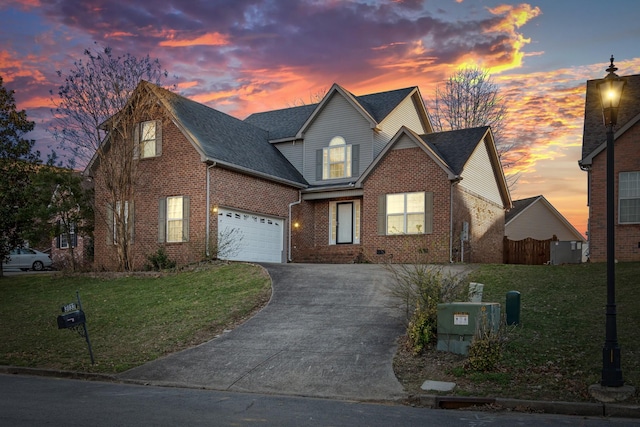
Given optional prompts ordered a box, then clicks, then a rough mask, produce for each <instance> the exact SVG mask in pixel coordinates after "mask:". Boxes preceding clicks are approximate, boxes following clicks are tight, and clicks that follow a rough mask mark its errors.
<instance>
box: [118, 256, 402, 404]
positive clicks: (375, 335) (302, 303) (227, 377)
mask: <svg viewBox="0 0 640 427" xmlns="http://www.w3.org/2000/svg"><path fill="white" fill-rule="evenodd" d="M264 267H265V268H266V269H267V270H268V271H269V274H270V275H271V278H272V280H273V295H272V298H271V301H270V303H269V304H268V305H267V306H266V307H265V308H264V309H263V310H262V311H260V312H259V313H258V314H256V315H255V316H254V317H253V318H251V319H250V320H248V321H247V322H245V323H244V324H243V325H241V326H239V327H237V328H236V329H234V330H233V331H231V332H229V333H227V334H224V335H222V336H220V337H219V338H216V339H214V340H212V341H209V342H207V343H204V344H202V345H199V346H197V347H194V348H191V349H188V350H185V351H182V352H179V353H175V354H172V355H169V356H167V357H164V358H162V359H158V360H155V361H153V362H150V363H147V364H145V365H143V366H140V367H137V368H134V369H131V370H129V371H127V372H124V373H122V374H120V378H121V379H126V380H136V381H141V382H146V383H151V384H158V385H176V386H189V387H204V388H210V389H216V390H229V391H242V392H256V393H276V394H287V395H298V396H314V397H331V398H344V399H357V400H395V399H398V398H400V397H403V396H404V391H403V388H402V386H401V385H400V383H399V382H398V381H397V379H396V377H395V375H394V373H393V368H392V361H393V357H394V354H395V352H396V342H397V338H398V337H399V336H400V335H401V334H402V333H403V332H404V330H403V326H402V318H401V316H402V313H401V310H399V309H398V308H393V301H392V300H391V299H390V297H389V296H388V294H387V292H386V285H387V282H388V276H387V273H386V272H385V270H384V269H383V268H382V267H381V266H378V265H373V264H349V265H344V264H340V265H335V264H334V265H326V264H265V265H264Z"/></svg>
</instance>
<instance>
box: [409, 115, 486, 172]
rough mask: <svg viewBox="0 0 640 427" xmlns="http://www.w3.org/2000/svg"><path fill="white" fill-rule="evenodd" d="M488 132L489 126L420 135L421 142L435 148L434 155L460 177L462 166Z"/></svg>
mask: <svg viewBox="0 0 640 427" xmlns="http://www.w3.org/2000/svg"><path fill="white" fill-rule="evenodd" d="M488 130H489V126H481V127H477V128H469V129H460V130H451V131H446V132H434V133H429V134H426V135H420V137H421V138H422V140H423V141H424V142H426V143H427V144H429V145H430V146H431V147H434V148H435V151H436V153H437V154H438V155H439V156H440V157H441V158H442V160H444V161H445V162H446V163H447V165H448V166H449V167H450V168H451V170H452V171H453V173H455V174H456V175H460V174H461V173H462V169H463V168H464V165H465V164H466V163H467V161H468V160H469V157H470V156H471V154H472V153H473V150H475V149H476V147H477V146H478V142H480V140H481V139H482V138H483V137H484V135H485V134H486V133H487V131H488Z"/></svg>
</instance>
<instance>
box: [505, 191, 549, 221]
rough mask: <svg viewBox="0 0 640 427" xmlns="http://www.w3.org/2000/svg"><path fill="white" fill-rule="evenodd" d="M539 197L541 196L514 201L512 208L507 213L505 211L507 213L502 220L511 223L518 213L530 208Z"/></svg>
mask: <svg viewBox="0 0 640 427" xmlns="http://www.w3.org/2000/svg"><path fill="white" fill-rule="evenodd" d="M540 197H542V196H534V197H529V198H526V199H520V200H514V201H513V202H512V204H513V206H512V208H511V209H510V210H509V211H507V213H506V214H505V218H504V220H505V222H509V221H511V220H512V219H513V218H515V217H516V216H517V215H518V214H519V213H520V212H522V211H523V210H525V209H526V208H528V207H529V206H531V204H533V202H535V201H536V200H538V199H539V198H540Z"/></svg>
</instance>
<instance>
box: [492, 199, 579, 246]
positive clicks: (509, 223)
mask: <svg viewBox="0 0 640 427" xmlns="http://www.w3.org/2000/svg"><path fill="white" fill-rule="evenodd" d="M505 219H506V223H505V230H504V235H505V236H506V237H508V238H509V240H522V239H526V238H528V237H530V238H532V239H536V240H547V239H551V238H553V236H556V238H557V240H560V241H565V242H566V241H577V242H584V241H585V239H584V236H582V234H580V232H579V231H578V230H576V229H575V227H574V226H573V225H571V223H570V222H569V221H567V219H566V218H565V217H564V216H562V214H561V213H560V212H558V210H557V209H556V208H555V207H553V205H552V204H551V203H549V201H548V200H547V199H546V198H545V197H544V196H535V197H529V198H527V199H521V200H514V201H513V208H512V209H511V210H510V211H509V212H507V214H506V218H505Z"/></svg>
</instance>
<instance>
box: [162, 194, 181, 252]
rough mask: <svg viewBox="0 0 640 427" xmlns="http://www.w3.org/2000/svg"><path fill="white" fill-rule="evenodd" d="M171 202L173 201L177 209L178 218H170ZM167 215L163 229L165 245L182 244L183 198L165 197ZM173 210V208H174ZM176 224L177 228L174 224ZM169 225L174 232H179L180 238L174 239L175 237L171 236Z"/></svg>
mask: <svg viewBox="0 0 640 427" xmlns="http://www.w3.org/2000/svg"><path fill="white" fill-rule="evenodd" d="M171 201H175V203H176V206H177V208H178V209H179V211H180V217H177V216H176V217H171V216H170V211H171ZM166 206H167V213H166V217H165V218H166V219H165V227H166V234H165V236H166V242H167V243H182V242H184V241H185V240H184V233H183V224H184V221H185V215H184V196H169V197H167V205H166ZM174 209H175V207H174ZM176 223H178V224H179V227H177V226H176V225H175V224H176ZM171 225H174V227H175V230H179V234H180V238H175V236H173V238H172V235H171V227H170V226H171Z"/></svg>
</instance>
